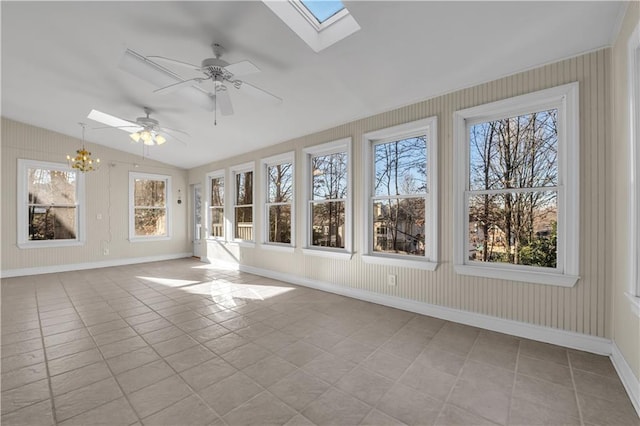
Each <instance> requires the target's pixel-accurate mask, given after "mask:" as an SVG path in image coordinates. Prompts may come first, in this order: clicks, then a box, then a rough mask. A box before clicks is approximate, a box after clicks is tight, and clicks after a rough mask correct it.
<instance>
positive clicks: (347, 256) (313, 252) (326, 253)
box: [302, 248, 353, 260]
mask: <svg viewBox="0 0 640 426" xmlns="http://www.w3.org/2000/svg"><path fill="white" fill-rule="evenodd" d="M302 253H303V254H304V255H305V256H318V257H328V258H330V259H342V260H351V258H352V257H353V253H350V252H348V251H344V250H331V249H315V248H303V249H302Z"/></svg>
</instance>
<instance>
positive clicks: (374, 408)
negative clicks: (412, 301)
mask: <svg viewBox="0 0 640 426" xmlns="http://www.w3.org/2000/svg"><path fill="white" fill-rule="evenodd" d="M419 317H420V315H417V314H414V315H413V316H412V317H411V318H410V319H408V320H407V321H405V322H404V323H403V324H402V326H401V327H400V328H398V330H396V332H395V333H393V334H392V335H391V336H390V337H389V338H388V339H387V340H385V341H384V343H383V344H381V345H380V346H378V348H377V349H376V350H375V351H373V352H372V353H371V354H370V355H369V356H367V358H365V359H364V360H362V361H361V362H360V363H359V364H357V366H356V368H357V367H359V366H360V365H361V364H362V363H363V362H364V361H366V360H367V359H368V358H369V357H370V356H371V355H373V354H375V353H377V352H379V351H381V352H383V353H387V354H389V355H393V356H397V355H395V354H391V353H389V352H386V351H384V350H383V349H382V347H383V346H384V345H386V344H387V343H388V342H389V341H390V340H391V339H393V337H394V336H396V335H397V334H398V333H400V331H401V330H402V329H403V328H405V327H406V326H407V324H409V323H410V322H411V321H413V320H414V319H415V318H419ZM448 322H449V321H443V322H442V325H441V326H440V328H438V331H436V332H435V334H434V335H433V336H431V337H430V338H429V342H431V340H432V339H433V338H434V337H436V335H437V334H438V333H439V332H440V330H442V328H443V327H444V326H445V325H446V324H447V323H448ZM429 342H427V344H426V345H425V348H423V349H422V350H421V351H420V353H419V354H418V356H416V357H415V359H413V360H412V361H411V362H410V363H409V365H407V368H405V369H404V371H403V372H402V374H400V376H398V378H397V379H395V380H393V383H392V385H391V386H390V387H389V389H387V391H386V392H385V393H383V394H382V395H381V396H380V398H379V399H378V401H376V403H375V405H373V409H372V410H371V411H373V410H377V409H378V404H379V403H380V401H382V399H384V397H385V396H386V395H387V394H388V393H389V392H390V391H391V389H392V388H393V387H394V386H395V385H397V384H401V383H400V379H401V378H402V377H403V376H404V374H405V373H406V372H407V370H409V369H410V368H411V366H412V365H413V364H414V363H415V362H416V360H417V359H418V357H419V356H420V354H422V352H424V351H425V349H426V346H428V345H429ZM398 358H402V359H406V358H403V357H398ZM363 368H365V369H366V367H363ZM354 369H355V368H354ZM352 371H353V370H352ZM374 373H376V374H379V373H377V372H374ZM347 374H348V373H347ZM379 375H381V374H379ZM381 376H383V377H385V378H387V379H390V378H389V377H387V376H384V375H381ZM371 411H369V413H368V414H367V416H368V415H369V414H370V413H371ZM379 411H380V412H381V413H384V414H385V415H386V416H389V417H391V418H393V419H396V418H395V417H393V416H392V415H390V414H387V413H385V412H384V411H381V410H379ZM438 415H439V413H438ZM364 418H365V419H366V416H365V417H364ZM436 418H437V417H436ZM396 420H398V421H400V422H402V420H400V419H396ZM403 423H404V422H403Z"/></svg>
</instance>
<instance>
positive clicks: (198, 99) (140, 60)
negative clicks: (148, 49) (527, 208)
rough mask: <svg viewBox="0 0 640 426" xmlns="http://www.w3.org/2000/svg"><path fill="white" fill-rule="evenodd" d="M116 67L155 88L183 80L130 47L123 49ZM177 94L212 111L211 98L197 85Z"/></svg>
mask: <svg viewBox="0 0 640 426" xmlns="http://www.w3.org/2000/svg"><path fill="white" fill-rule="evenodd" d="M118 67H119V68H121V69H123V70H125V71H127V72H128V73H130V74H133V75H135V76H136V77H138V78H140V79H142V80H144V81H146V82H148V83H151V84H152V85H153V86H155V87H156V88H159V87H166V86H168V85H170V84H174V83H180V82H182V81H184V79H183V78H181V77H180V76H179V75H178V74H176V73H174V72H173V71H171V70H168V69H167V68H165V67H163V66H162V65H159V64H156V63H155V62H153V61H152V60H150V59H147V58H145V57H144V56H142V55H141V54H139V53H137V52H134V51H133V50H131V49H126V50H125V51H124V53H123V55H122V57H121V58H120V62H119V64H118ZM177 94H178V95H179V96H181V97H182V98H184V99H187V100H188V101H190V102H192V103H194V104H196V105H198V106H200V107H202V108H204V109H206V110H208V111H213V100H212V99H211V97H210V96H209V94H208V92H206V91H205V90H203V89H201V88H199V87H195V86H190V87H187V88H185V90H181V91H179V92H178V93H177Z"/></svg>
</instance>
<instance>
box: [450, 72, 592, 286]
mask: <svg viewBox="0 0 640 426" xmlns="http://www.w3.org/2000/svg"><path fill="white" fill-rule="evenodd" d="M577 98H578V84H577V83H572V84H568V85H564V86H559V87H555V88H551V89H547V90H542V91H540V92H535V93H531V94H528V95H523V96H519V97H516V98H511V99H507V100H503V101H499V102H494V103H491V104H487V105H481V106H478V107H475V108H470V109H466V110H462V111H458V112H456V114H455V125H456V127H455V131H456V135H455V141H456V148H457V152H458V153H459V157H458V161H457V162H456V173H455V178H456V189H457V191H458V192H457V196H456V200H455V218H456V227H455V232H456V234H455V235H456V247H455V257H454V261H455V269H456V272H458V273H460V274H465V275H478V276H484V277H492V278H504V279H511V280H516V281H525V282H534V283H539V284H551V285H559V286H566V287H570V286H573V285H574V284H575V283H576V281H577V280H578V278H579V277H578V276H577V275H578V253H579V246H578V228H579V216H578V200H579V198H578V190H579V187H578V167H579V163H578V162H579V156H578V102H577Z"/></svg>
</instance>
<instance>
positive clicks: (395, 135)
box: [362, 117, 439, 271]
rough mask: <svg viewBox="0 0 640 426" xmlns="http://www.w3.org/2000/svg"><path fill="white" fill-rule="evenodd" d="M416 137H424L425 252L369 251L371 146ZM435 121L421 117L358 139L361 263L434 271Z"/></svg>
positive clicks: (436, 141) (371, 192)
mask: <svg viewBox="0 0 640 426" xmlns="http://www.w3.org/2000/svg"><path fill="white" fill-rule="evenodd" d="M416 136H426V142H427V144H426V150H427V152H426V156H427V176H426V183H427V192H426V194H425V195H424V200H425V203H426V204H425V227H424V228H425V235H426V236H427V237H428V238H427V244H425V250H424V251H425V253H424V255H423V256H415V255H394V254H390V253H378V252H374V251H373V241H374V238H375V237H374V236H373V213H372V205H371V200H372V197H373V195H374V187H373V184H372V182H373V180H374V179H375V176H374V175H375V167H374V164H373V162H374V158H373V153H374V149H373V147H374V145H378V144H384V143H389V142H395V141H399V140H403V139H407V138H411V137H416ZM437 138H438V119H437V117H429V118H424V119H422V120H417V121H412V122H410V123H405V124H401V125H398V126H393V127H389V128H386V129H381V130H377V131H374V132H369V133H366V134H364V136H363V137H362V142H363V144H362V146H363V164H364V198H363V203H364V204H363V205H364V206H365V208H364V215H365V216H364V218H363V219H364V220H363V224H364V229H363V233H362V235H363V248H364V249H363V251H364V253H363V255H362V260H363V261H364V262H365V263H370V264H380V265H388V266H399V267H407V268H415V269H423V270H428V271H435V270H436V268H437V267H438V242H439V239H438V205H437V204H438V139H437Z"/></svg>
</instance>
